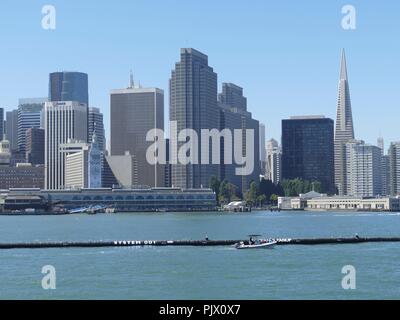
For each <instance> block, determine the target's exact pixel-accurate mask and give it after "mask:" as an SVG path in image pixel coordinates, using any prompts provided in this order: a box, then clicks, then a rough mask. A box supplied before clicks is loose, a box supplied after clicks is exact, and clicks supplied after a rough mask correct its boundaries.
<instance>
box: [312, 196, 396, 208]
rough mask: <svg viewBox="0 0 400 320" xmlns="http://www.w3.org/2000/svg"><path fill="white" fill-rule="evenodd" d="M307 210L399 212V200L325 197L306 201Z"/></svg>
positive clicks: (392, 198) (388, 198) (390, 198)
mask: <svg viewBox="0 0 400 320" xmlns="http://www.w3.org/2000/svg"><path fill="white" fill-rule="evenodd" d="M307 209H308V210H322V211H327V210H336V211H337V210H344V211H353V210H354V211H400V198H397V197H396V198H394V197H384V198H353V197H326V198H314V199H309V200H308V201H307Z"/></svg>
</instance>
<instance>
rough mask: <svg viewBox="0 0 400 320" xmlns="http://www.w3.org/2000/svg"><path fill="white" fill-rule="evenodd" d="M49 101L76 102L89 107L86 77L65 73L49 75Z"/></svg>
mask: <svg viewBox="0 0 400 320" xmlns="http://www.w3.org/2000/svg"><path fill="white" fill-rule="evenodd" d="M49 101H77V102H80V103H84V104H86V106H89V91H88V75H87V74H86V73H82V72H66V71H65V72H54V73H50V76H49Z"/></svg>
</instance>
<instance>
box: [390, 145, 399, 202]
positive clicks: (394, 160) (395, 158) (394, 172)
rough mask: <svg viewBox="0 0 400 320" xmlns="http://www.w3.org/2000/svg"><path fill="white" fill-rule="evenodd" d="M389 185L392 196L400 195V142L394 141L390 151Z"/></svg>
mask: <svg viewBox="0 0 400 320" xmlns="http://www.w3.org/2000/svg"><path fill="white" fill-rule="evenodd" d="M388 157H389V172H390V174H389V177H390V180H389V187H390V194H391V195H392V196H397V195H400V142H392V143H391V144H390V148H389V152H388Z"/></svg>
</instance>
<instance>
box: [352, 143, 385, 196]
mask: <svg viewBox="0 0 400 320" xmlns="http://www.w3.org/2000/svg"><path fill="white" fill-rule="evenodd" d="M345 147H346V170H347V174H346V179H347V182H346V187H347V190H346V194H347V195H350V196H354V197H374V196H377V195H382V152H381V149H380V148H379V147H377V146H373V145H369V144H365V143H364V141H358V140H352V141H349V142H347V143H346V145H345Z"/></svg>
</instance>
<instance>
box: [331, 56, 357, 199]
mask: <svg viewBox="0 0 400 320" xmlns="http://www.w3.org/2000/svg"><path fill="white" fill-rule="evenodd" d="M353 139H354V128H353V116H352V111H351V99H350V89H349V82H348V77H347V66H346V56H345V52H344V50H343V51H342V60H341V65H340V79H339V95H338V106H337V118H336V130H335V184H336V188H337V190H338V192H339V195H344V194H346V190H347V188H346V180H347V178H346V143H347V142H348V141H350V140H353Z"/></svg>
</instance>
